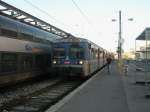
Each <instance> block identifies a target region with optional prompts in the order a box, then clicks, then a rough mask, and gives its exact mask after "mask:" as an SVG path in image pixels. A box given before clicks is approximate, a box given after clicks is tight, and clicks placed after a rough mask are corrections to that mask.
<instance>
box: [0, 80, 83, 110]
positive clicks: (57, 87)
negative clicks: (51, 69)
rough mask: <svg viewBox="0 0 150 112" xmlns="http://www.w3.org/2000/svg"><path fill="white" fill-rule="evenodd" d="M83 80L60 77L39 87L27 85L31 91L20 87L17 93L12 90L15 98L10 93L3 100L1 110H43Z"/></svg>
mask: <svg viewBox="0 0 150 112" xmlns="http://www.w3.org/2000/svg"><path fill="white" fill-rule="evenodd" d="M82 82H83V81H81V80H73V79H71V80H68V79H64V78H63V79H62V78H61V79H60V78H59V79H55V80H53V81H52V80H51V81H47V82H46V83H45V82H44V83H42V84H41V83H40V84H39V85H40V88H38V89H37V87H36V85H37V84H33V86H32V87H31V86H30V88H29V87H27V88H29V89H30V91H29V92H24V91H20V89H21V88H18V89H19V91H20V92H18V93H17V94H15V92H16V91H14V92H13V91H11V92H13V93H14V96H13V98H10V99H9V97H10V96H9V95H8V96H7V97H6V98H5V100H6V101H4V102H1V105H0V112H43V111H45V110H46V109H47V108H49V107H50V106H51V105H53V104H55V103H56V102H57V101H59V100H60V99H61V98H62V97H63V96H65V95H66V94H68V93H69V92H70V91H72V90H73V89H75V88H76V87H78V86H79V85H80V84H81V83H82ZM21 90H22V89H21ZM1 95H2V94H1ZM0 97H1V96H0ZM7 98H8V99H7Z"/></svg>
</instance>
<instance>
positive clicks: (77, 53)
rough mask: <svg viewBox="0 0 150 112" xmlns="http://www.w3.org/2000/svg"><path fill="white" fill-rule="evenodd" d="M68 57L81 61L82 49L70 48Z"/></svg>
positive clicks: (82, 56)
mask: <svg viewBox="0 0 150 112" xmlns="http://www.w3.org/2000/svg"><path fill="white" fill-rule="evenodd" d="M69 57H70V58H71V59H83V58H84V49H83V48H82V47H71V48H70V52H69Z"/></svg>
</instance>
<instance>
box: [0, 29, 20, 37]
mask: <svg viewBox="0 0 150 112" xmlns="http://www.w3.org/2000/svg"><path fill="white" fill-rule="evenodd" d="M1 35H3V36H8V37H17V32H15V31H11V30H8V29H1Z"/></svg>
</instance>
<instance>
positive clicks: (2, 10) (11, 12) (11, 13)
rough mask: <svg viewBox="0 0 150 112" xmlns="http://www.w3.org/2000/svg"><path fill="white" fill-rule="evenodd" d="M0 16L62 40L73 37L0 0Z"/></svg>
mask: <svg viewBox="0 0 150 112" xmlns="http://www.w3.org/2000/svg"><path fill="white" fill-rule="evenodd" d="M0 14H1V15H4V16H7V17H9V18H11V19H15V20H18V21H20V22H23V23H26V24H29V25H32V26H34V27H37V28H40V29H42V30H45V31H47V32H50V33H53V34H56V35H58V36H61V37H63V38H70V37H71V38H72V37H75V36H73V35H71V34H69V33H67V32H65V31H63V30H61V29H59V28H57V27H55V26H53V25H51V24H49V23H47V22H45V21H43V20H41V19H38V18H37V17H34V16H32V15H30V14H28V13H26V12H24V11H22V10H20V9H18V8H16V7H14V6H11V5H9V4H7V3H5V2H3V1H1V0H0Z"/></svg>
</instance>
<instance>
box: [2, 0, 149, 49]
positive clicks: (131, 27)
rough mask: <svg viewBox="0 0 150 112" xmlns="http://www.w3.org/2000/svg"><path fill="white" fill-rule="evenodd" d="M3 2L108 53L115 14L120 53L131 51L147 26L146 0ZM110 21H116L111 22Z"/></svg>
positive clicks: (114, 45)
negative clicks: (120, 22) (119, 36)
mask: <svg viewBox="0 0 150 112" xmlns="http://www.w3.org/2000/svg"><path fill="white" fill-rule="evenodd" d="M3 1H5V2H6V3H9V4H11V5H13V6H15V7H17V8H19V9H21V10H23V11H25V12H27V13H29V14H31V15H33V16H35V17H38V18H40V19H42V20H44V21H46V22H48V23H50V24H51V25H54V26H56V27H58V28H60V29H62V30H64V31H66V32H68V33H71V34H72V35H75V36H77V37H81V38H86V39H88V40H90V41H92V42H94V43H96V44H98V45H99V46H101V47H103V48H105V49H107V50H109V51H116V48H117V45H118V32H119V21H118V20H119V11H121V12H122V15H121V17H122V27H121V28H122V38H123V40H124V43H123V49H124V51H128V50H130V49H134V47H135V38H137V37H138V36H139V35H140V34H141V33H142V31H143V30H144V29H145V28H146V27H149V26H150V22H149V21H150V13H149V10H150V7H149V4H150V0H3ZM28 1H29V2H30V3H31V4H33V5H34V6H33V5H31V4H29V3H28ZM73 1H74V2H75V3H76V4H77V6H78V7H79V8H80V11H81V12H80V11H79V9H78V8H77V7H76V6H75V4H74V3H73ZM37 7H38V9H37ZM129 18H133V21H128V19H129ZM112 19H116V21H115V22H112Z"/></svg>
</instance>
